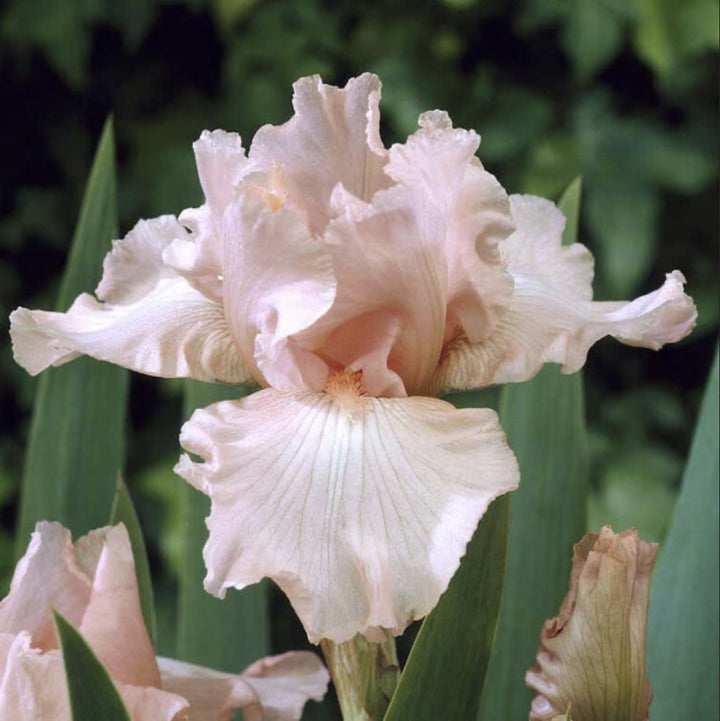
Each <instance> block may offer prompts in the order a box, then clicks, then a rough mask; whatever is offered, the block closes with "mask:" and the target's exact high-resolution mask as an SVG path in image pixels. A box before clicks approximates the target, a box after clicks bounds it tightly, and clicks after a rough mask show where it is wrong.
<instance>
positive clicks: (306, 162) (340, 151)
mask: <svg viewBox="0 0 720 721" xmlns="http://www.w3.org/2000/svg"><path fill="white" fill-rule="evenodd" d="M293 90H294V94H293V108H294V109H295V115H294V116H293V117H292V118H291V119H290V120H288V121H287V122H286V123H285V124H284V125H280V126H274V125H265V126H263V127H262V128H260V129H259V130H258V131H257V133H256V134H255V137H254V138H253V141H252V145H251V146H250V153H249V155H250V159H251V160H252V162H253V163H254V164H255V165H256V166H257V167H258V168H264V169H266V170H269V169H270V168H271V167H272V165H273V164H277V163H281V168H282V175H283V178H284V181H285V184H286V187H287V193H288V196H287V199H288V202H289V203H290V204H291V205H292V206H294V207H295V208H296V209H297V210H302V211H304V212H305V214H306V219H307V225H308V227H309V228H310V232H311V233H312V234H314V235H321V234H322V232H323V231H324V229H325V226H326V225H327V223H328V221H329V220H330V218H331V217H332V212H331V209H330V196H331V193H332V190H333V188H334V187H335V186H336V185H337V184H338V183H342V184H343V185H344V186H345V187H346V188H347V189H348V190H349V191H350V192H351V193H352V194H353V195H355V196H357V197H358V198H361V199H363V200H369V199H370V198H372V196H373V195H374V194H375V192H376V191H377V190H379V189H380V188H383V187H387V186H388V185H389V180H388V178H387V176H386V175H385V174H384V173H383V166H384V164H385V162H386V159H387V152H386V151H385V148H384V147H383V144H382V141H381V140H380V132H379V125H380V114H379V110H378V105H379V103H380V80H379V79H378V78H377V76H375V75H372V74H370V73H365V74H363V75H360V76H359V77H357V78H352V79H351V80H349V81H348V83H347V85H346V86H345V87H344V88H336V87H333V86H332V85H325V84H324V83H323V82H322V80H321V79H320V77H319V76H317V75H314V76H312V77H307V78H301V79H300V80H298V81H297V82H296V83H295V84H294V85H293Z"/></svg>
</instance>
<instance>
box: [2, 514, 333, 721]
mask: <svg viewBox="0 0 720 721" xmlns="http://www.w3.org/2000/svg"><path fill="white" fill-rule="evenodd" d="M53 609H55V610H57V611H58V612H59V613H61V614H62V615H63V616H65V618H67V619H68V621H70V622H71V623H72V624H73V625H75V626H76V627H77V628H78V629H79V630H80V632H81V633H82V634H83V636H84V637H85V640H86V641H87V643H88V644H89V645H90V647H91V648H92V649H93V651H94V652H95V654H96V655H97V656H98V658H99V659H100V660H101V661H102V662H103V664H104V665H105V667H106V668H107V669H108V671H109V673H110V676H111V678H112V679H113V681H114V683H115V685H116V687H117V689H118V691H119V693H120V695H121V697H122V699H123V701H124V703H125V706H126V707H127V709H128V712H129V713H130V716H131V718H132V719H133V721H225V719H228V718H230V715H232V712H233V709H239V708H242V709H243V714H244V718H245V719H246V720H247V721H294V720H296V719H299V718H300V714H301V712H302V708H303V706H304V705H305V702H306V701H307V700H308V699H310V698H313V699H316V700H320V699H321V698H322V697H323V696H324V695H325V692H326V690H327V685H328V682H329V675H328V672H327V671H326V669H325V667H324V666H323V665H322V663H321V662H320V660H319V659H318V658H317V656H315V654H312V653H308V652H306V651H297V652H290V653H286V654H283V655H281V656H274V657H271V658H266V659H263V660H261V661H258V662H257V663H255V664H253V665H252V666H250V667H249V668H247V669H245V671H243V672H242V673H241V674H237V675H235V674H229V673H221V672H219V671H213V670H211V669H208V668H202V667H200V666H194V665H192V664H188V663H183V662H181V661H175V660H173V659H169V658H156V657H155V652H154V651H153V647H152V644H151V642H150V638H149V637H148V634H147V630H146V629H145V623H144V621H143V616H142V611H141V609H140V600H139V597H138V588H137V580H136V577H135V563H134V561H133V556H132V549H131V547H130V541H129V539H128V535H127V531H126V530H125V527H124V526H123V525H118V526H114V527H108V528H101V529H99V530H96V531H91V532H90V533H89V534H87V535H86V536H83V537H82V538H80V539H79V540H78V541H77V542H76V543H75V544H73V543H72V540H71V538H70V532H69V531H68V530H67V529H66V528H63V527H62V526H61V525H60V524H59V523H47V522H43V523H38V525H37V527H36V529H35V532H34V533H33V534H32V539H31V541H30V545H29V546H28V549H27V551H26V553H25V555H24V556H23V558H22V559H20V561H19V562H18V564H17V567H16V568H15V574H14V576H13V580H12V585H11V588H10V593H9V594H8V596H7V597H6V598H5V599H4V600H3V601H2V603H0V718H2V719H8V720H9V719H18V720H19V719H23V721H70V718H71V713H70V705H69V699H68V692H67V686H66V682H65V671H64V667H63V661H62V656H61V654H60V650H59V648H58V639H57V636H56V634H55V629H54V626H53V620H52V610H53ZM239 642H240V643H242V640H240V641H239Z"/></svg>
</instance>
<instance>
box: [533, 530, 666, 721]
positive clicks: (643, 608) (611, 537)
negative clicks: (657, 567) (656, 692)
mask: <svg viewBox="0 0 720 721" xmlns="http://www.w3.org/2000/svg"><path fill="white" fill-rule="evenodd" d="M657 549H658V545H657V543H646V542H645V541H642V540H640V538H639V537H638V535H637V532H636V531H635V529H634V528H633V529H630V530H629V531H623V532H622V533H613V531H612V528H610V527H609V526H605V528H603V529H602V531H601V532H600V533H599V534H598V533H588V534H587V535H586V536H584V537H583V539H582V540H581V541H580V542H579V543H578V544H576V546H575V552H574V554H573V566H572V571H571V572H570V588H569V590H568V593H567V596H566V597H565V600H564V601H563V604H562V606H561V608H560V613H559V614H558V616H557V617H556V618H553V619H551V620H549V621H546V622H545V624H544V625H543V629H542V633H541V637H540V648H539V649H538V652H537V664H536V665H535V666H533V668H531V669H530V670H529V671H528V672H527V673H526V674H525V682H526V684H527V685H528V686H529V687H530V688H531V689H532V690H533V691H534V692H535V693H536V696H535V698H534V699H533V702H532V710H531V712H530V721H550V720H551V719H552V721H556V715H559V714H564V713H565V712H566V711H567V709H568V708H569V707H570V706H572V719H573V721H609V720H610V719H623V720H625V719H626V720H627V721H647V718H648V709H649V707H650V701H651V699H652V689H651V688H650V682H649V680H648V677H647V671H646V668H645V630H646V626H647V611H648V601H649V597H650V575H651V574H652V569H653V566H654V564H655V556H656V554H657Z"/></svg>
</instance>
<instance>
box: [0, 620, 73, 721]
mask: <svg viewBox="0 0 720 721" xmlns="http://www.w3.org/2000/svg"><path fill="white" fill-rule="evenodd" d="M0 669H2V675H1V676H0V718H1V719H8V721H15V719H17V721H40V719H42V721H70V704H69V700H68V693H67V685H66V683H65V669H64V668H63V663H62V658H61V657H60V653H59V651H50V652H48V653H41V652H40V651H39V650H37V649H34V648H31V645H30V635H29V634H28V633H20V634H18V635H17V636H13V635H11V634H0Z"/></svg>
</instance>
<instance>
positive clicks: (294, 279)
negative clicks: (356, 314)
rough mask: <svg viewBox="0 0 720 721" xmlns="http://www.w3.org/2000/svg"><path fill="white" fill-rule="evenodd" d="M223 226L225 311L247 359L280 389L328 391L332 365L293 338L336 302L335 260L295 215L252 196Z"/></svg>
mask: <svg viewBox="0 0 720 721" xmlns="http://www.w3.org/2000/svg"><path fill="white" fill-rule="evenodd" d="M224 223H225V224H224V231H223V232H224V242H225V280H224V284H223V292H224V302H225V314H226V316H227V318H228V322H229V323H230V325H231V328H232V332H233V335H234V337H235V339H236V341H237V347H238V348H239V349H240V351H241V353H242V354H243V359H244V362H245V363H246V364H247V366H248V367H250V368H253V369H254V375H255V376H256V377H257V376H260V377H262V378H264V380H265V381H266V382H267V383H269V384H270V385H272V386H275V387H277V388H280V389H293V390H294V389H297V388H303V387H308V386H309V387H319V388H322V386H323V383H324V380H325V376H326V375H327V368H326V365H325V363H324V362H323V361H322V360H320V359H319V358H317V357H315V356H314V355H312V354H311V353H308V352H306V351H303V349H302V348H300V347H299V346H298V345H297V344H296V343H294V342H293V341H292V340H291V336H293V335H295V334H298V333H300V332H301V331H303V330H305V329H306V328H307V327H308V326H311V325H312V324H313V323H315V321H316V320H317V319H318V318H320V317H321V316H322V315H323V314H325V313H326V312H327V310H328V309H329V308H330V306H331V305H332V303H333V299H334V297H335V287H336V285H335V276H334V274H333V269H332V261H331V259H330V256H329V255H328V253H327V252H326V251H325V250H324V249H323V247H322V246H321V245H320V244H319V243H318V241H317V240H316V239H314V238H311V237H310V236H309V235H308V231H307V228H306V226H305V223H304V222H303V221H302V219H301V218H299V217H298V215H297V214H296V213H295V212H294V211H293V210H291V209H289V208H279V209H277V210H275V211H274V212H273V211H271V210H270V209H269V208H268V207H267V205H266V203H265V202H264V200H263V199H262V198H258V197H255V196H253V195H250V194H245V195H240V196H239V197H238V198H237V199H236V202H235V203H233V204H232V205H231V206H230V207H229V208H228V210H227V212H226V213H225V218H224ZM239 239H241V242H240V240H239Z"/></svg>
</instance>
